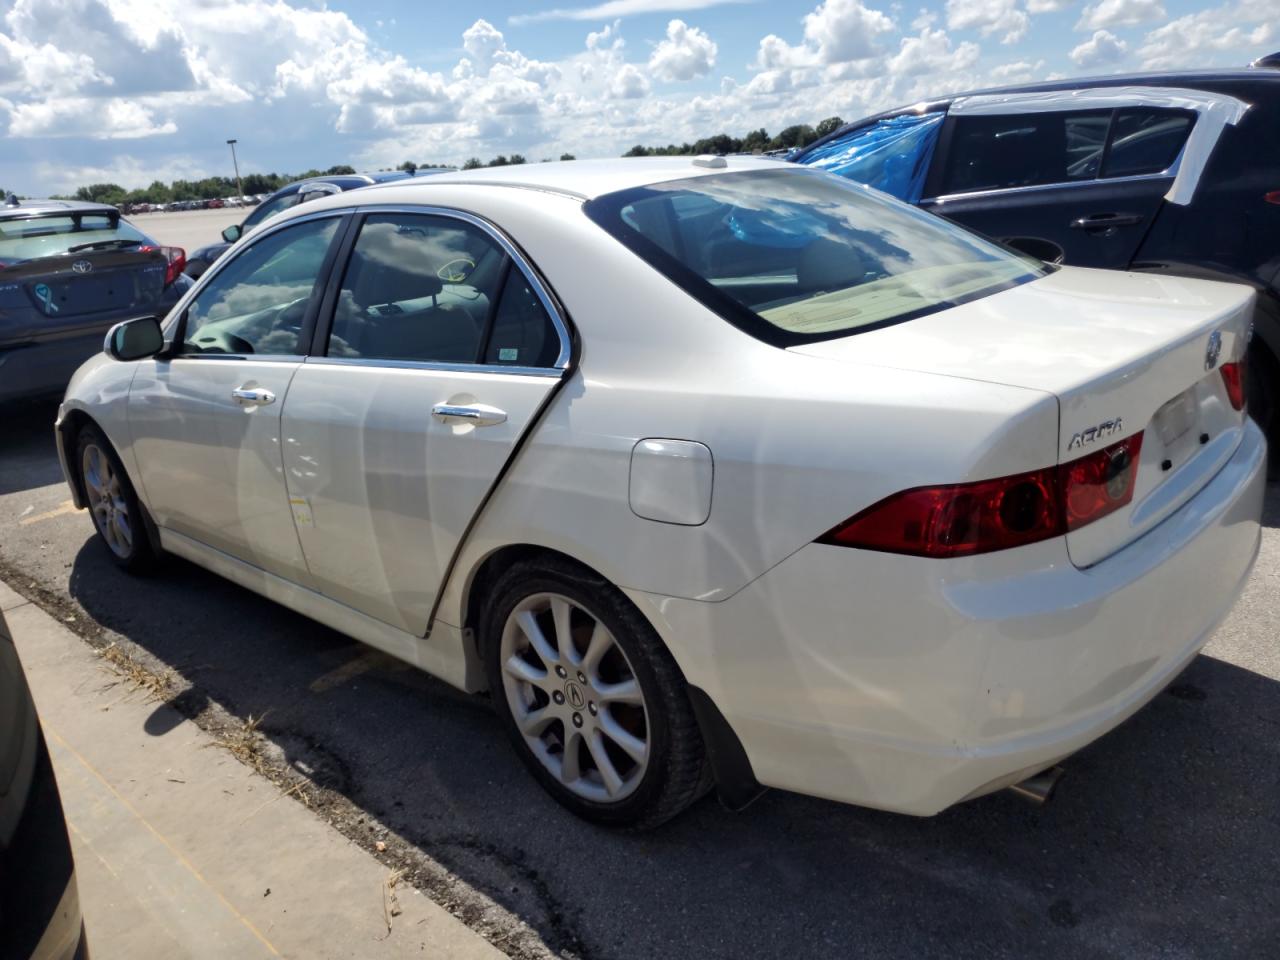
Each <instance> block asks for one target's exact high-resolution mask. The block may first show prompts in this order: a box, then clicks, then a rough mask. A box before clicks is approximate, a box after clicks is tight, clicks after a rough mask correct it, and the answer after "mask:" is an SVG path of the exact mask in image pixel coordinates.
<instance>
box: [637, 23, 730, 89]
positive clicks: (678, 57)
mask: <svg viewBox="0 0 1280 960" xmlns="http://www.w3.org/2000/svg"><path fill="white" fill-rule="evenodd" d="M717 51H718V48H717V47H716V43H715V41H714V40H712V39H711V38H710V37H709V36H707V34H706V33H705V32H704V31H702V30H699V29H698V28H697V27H691V26H689V25H688V24H686V23H685V22H684V21H683V20H672V21H671V22H670V23H668V24H667V35H666V37H665V39H663V40H662V42H660V43H659V44H658V45H657V46H656V47H654V49H653V53H652V55H651V56H650V57H649V70H650V71H651V72H653V74H654V75H656V76H657V77H658V79H659V80H665V81H667V82H668V83H675V82H678V81H682V80H692V79H694V78H695V77H704V76H706V75H707V74H708V73H710V72H711V68H712V67H714V66H715V65H716V53H717Z"/></svg>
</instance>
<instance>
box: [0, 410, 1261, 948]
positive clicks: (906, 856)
mask: <svg viewBox="0 0 1280 960" xmlns="http://www.w3.org/2000/svg"><path fill="white" fill-rule="evenodd" d="M54 410H55V407H54V405H52V404H49V403H43V404H27V405H23V406H15V407H10V408H7V409H6V408H0V423H2V424H3V434H2V435H0V577H2V578H4V579H6V580H8V581H9V582H10V583H11V585H12V586H13V587H14V588H15V589H17V590H18V591H19V592H21V593H24V594H26V595H28V596H31V597H35V598H36V599H37V600H38V602H40V603H41V604H42V605H43V606H45V607H46V609H50V610H52V611H53V612H54V613H55V614H57V615H58V616H59V617H60V618H61V619H63V620H64V621H66V622H70V623H72V625H73V626H74V627H76V628H77V629H80V630H81V632H82V633H84V634H85V635H86V636H88V637H90V638H92V637H93V636H104V637H119V638H124V639H125V640H127V641H131V642H132V643H133V644H136V645H138V647H139V648H141V650H142V651H144V652H145V654H144V655H149V656H150V657H153V658H154V660H155V661H156V662H157V663H158V664H160V665H165V666H168V667H171V668H172V669H173V670H175V671H176V672H177V673H178V674H180V675H181V676H182V677H183V678H185V680H186V681H187V682H189V683H190V689H188V690H186V691H185V692H184V693H182V694H181V696H180V697H178V698H176V700H175V706H177V707H178V708H179V709H180V710H181V711H182V712H183V713H184V715H187V716H196V717H197V718H200V717H202V716H205V715H207V713H208V712H209V711H211V710H214V709H216V710H217V711H222V712H225V713H227V714H229V715H230V716H231V717H233V718H238V719H239V720H242V721H243V720H247V719H248V718H250V717H252V718H261V722H260V727H259V729H260V730H261V731H262V732H263V733H264V734H265V735H266V736H267V737H268V739H269V740H270V741H271V742H272V743H273V744H275V745H276V746H277V747H278V748H279V750H280V752H281V754H282V755H283V756H284V757H285V758H286V760H287V761H288V762H290V763H291V764H292V765H293V766H294V767H295V769H298V770H303V771H306V772H307V773H308V775H309V776H311V777H312V778H313V779H315V780H316V781H318V782H320V783H322V784H323V785H325V786H326V787H328V788H329V790H330V791H331V792H332V794H333V795H334V796H335V797H337V798H338V800H339V801H340V802H338V803H336V805H335V806H334V807H333V808H332V810H330V811H325V810H321V811H320V813H321V814H324V815H326V816H329V818H330V819H331V821H332V822H334V823H336V824H337V826H338V827H339V829H341V830H343V831H344V832H345V833H347V835H348V836H351V837H353V838H355V839H357V840H360V841H361V842H365V843H366V844H367V843H368V838H369V836H371V835H373V832H376V831H381V830H382V829H383V828H386V829H387V830H388V831H389V832H388V833H387V834H385V835H386V836H388V837H390V838H392V840H393V841H394V842H393V848H394V850H403V851H404V852H405V856H406V857H407V858H408V862H409V863H410V864H411V865H413V866H414V867H415V871H417V872H414V873H413V875H414V876H415V877H421V876H434V877H436V878H437V879H438V880H440V882H435V881H433V882H432V884H431V885H430V890H429V891H428V892H429V893H430V894H431V895H432V896H434V897H439V898H443V899H444V900H445V901H447V902H449V903H450V905H451V908H453V909H454V911H455V913H458V912H461V913H462V915H463V916H464V917H472V918H476V917H480V918H482V919H481V920H477V921H475V922H477V923H483V925H484V927H485V932H486V935H488V936H489V937H490V939H491V940H493V941H494V942H495V943H497V944H498V945H499V946H500V947H501V948H502V949H504V950H508V951H510V952H512V953H513V954H515V955H518V956H535V955H538V954H540V953H543V954H545V953H546V952H550V953H552V954H561V955H565V956H581V957H592V958H606V957H607V958H619V960H632V958H650V957H668V956H681V957H683V956H688V957H725V958H746V957H752V958H754V957H774V956H783V955H786V956H799V957H805V958H812V957H850V956H857V957H861V958H869V957H907V956H910V957H982V958H993V957H1027V956H1031V955H1033V954H1034V955H1036V956H1039V957H1046V958H1058V957H1061V958H1073V960H1074V958H1082V957H1117V958H1118V957H1124V958H1145V957H1151V958H1156V957H1159V958H1171V957H1187V958H1193V957H1195V958H1199V957H1215V958H1225V957H1239V958H1246V957H1247V958H1254V957H1257V958H1264V957H1275V956H1278V955H1280V883H1278V882H1277V876H1276V851H1277V850H1280V650H1278V649H1277V634H1278V633H1280V484H1272V485H1271V487H1270V489H1269V491H1268V499H1267V506H1266V517H1265V522H1266V528H1265V530H1264V534H1263V544H1262V551H1261V555H1260V557H1259V560H1258V565H1257V568H1256V570H1255V572H1254V574H1253V576H1252V578H1251V580H1250V582H1249V584H1248V586H1247V588H1246V590H1245V593H1244V595H1243V597H1242V598H1241V600H1240V601H1239V603H1238V604H1237V606H1236V607H1235V609H1234V610H1233V612H1232V613H1231V615H1230V617H1229V618H1228V619H1227V620H1226V622H1225V623H1224V624H1223V625H1222V626H1221V627H1220V628H1219V630H1218V631H1217V633H1216V635H1215V637H1214V639H1213V640H1212V642H1211V643H1210V645H1209V646H1208V648H1207V649H1206V651H1205V654H1204V655H1202V656H1200V657H1199V658H1198V659H1197V660H1196V661H1195V662H1194V663H1193V664H1192V665H1191V666H1190V667H1189V668H1188V669H1187V671H1186V672H1185V673H1184V674H1183V676H1182V677H1180V678H1179V679H1178V680H1177V681H1176V682H1175V684H1174V685H1173V686H1171V687H1170V688H1169V690H1168V691H1166V692H1165V693H1163V694H1161V695H1160V696H1158V697H1157V698H1156V699H1155V701H1154V702H1153V703H1152V704H1151V705H1150V706H1148V707H1147V708H1146V709H1145V710H1143V711H1142V712H1140V713H1139V714H1138V715H1137V716H1135V717H1134V718H1133V719H1132V720H1130V721H1129V722H1128V723H1126V724H1124V725H1123V726H1122V727H1120V728H1119V729H1118V730H1116V731H1114V732H1113V733H1111V734H1109V735H1108V736H1106V737H1105V738H1103V739H1102V740H1101V741H1099V742H1098V743H1096V744H1094V745H1093V746H1091V747H1089V748H1088V749H1086V750H1084V751H1083V752H1082V753H1080V754H1078V755H1077V756H1075V757H1073V758H1071V759H1070V760H1068V761H1067V762H1066V763H1065V766H1066V768H1067V775H1066V777H1065V778H1064V779H1063V782H1062V784H1061V786H1060V789H1059V792H1058V795H1057V796H1056V797H1055V798H1054V800H1053V801H1052V802H1051V803H1050V804H1049V805H1048V806H1047V807H1044V808H1034V807H1031V806H1029V805H1027V804H1026V803H1025V802H1023V801H1020V800H1018V799H1017V798H1015V797H1013V796H1011V795H1009V794H1007V793H1006V794H999V795H995V796H991V797H986V798H982V799H979V800H976V801H972V802H969V803H966V804H962V805H960V806H958V807H955V808H953V809H951V810H948V811H946V812H945V813H943V814H941V815H940V816H937V817H934V818H931V819H914V818H910V817H904V816H897V815H893V814H888V813H881V812H876V811H872V810H865V809H858V808H854V807H848V806H842V805H839V804H835V803H829V802H825V801H821V800H815V799H810V798H806V797H801V796H797V795H793V794H786V793H782V792H779V791H773V792H770V793H768V794H766V795H765V796H764V797H762V798H761V799H760V800H759V801H757V802H756V803H755V804H754V805H752V806H751V807H750V808H748V809H747V810H746V811H744V812H742V813H738V814H732V813H728V812H726V811H724V810H723V809H721V808H720V807H719V805H718V804H717V803H716V802H715V800H714V799H713V798H708V799H707V800H704V801H703V802H701V803H699V804H698V805H697V806H696V807H694V808H693V809H692V810H690V811H689V812H688V813H687V814H685V815H684V816H682V817H680V818H679V819H677V820H676V821H674V822H672V823H670V824H669V825H667V826H665V827H663V828H661V829H659V830H658V831H656V832H652V833H647V834H624V833H614V832H610V831H607V830H603V829H599V828H595V827H592V826H589V825H586V824H584V823H582V822H580V821H578V820H575V819H574V818H573V817H571V816H570V815H568V814H567V813H565V812H563V811H562V810H561V809H560V808H559V807H558V806H557V805H556V804H555V803H554V802H553V801H552V800H551V799H550V798H549V797H548V796H547V795H545V794H544V793H543V792H542V791H541V789H540V788H539V787H538V786H537V785H536V784H535V783H534V782H533V780H532V779H531V778H530V777H529V776H528V775H527V773H526V771H525V770H524V768H523V766H522V765H521V764H520V762H519V760H518V759H517V757H516V756H515V754H514V753H513V752H512V751H511V749H510V747H509V746H508V744H507V743H506V741H505V738H504V737H503V735H502V731H501V729H500V728H499V726H498V723H497V721H496V719H495V717H494V716H493V714H492V713H491V711H490V709H489V707H488V703H487V700H486V699H485V698H484V697H469V696H465V695H463V694H460V693H457V692H455V691H453V690H451V689H450V688H448V687H446V686H445V685H443V684H441V683H438V682H436V681H434V680H432V679H430V678H428V677H426V676H424V675H422V674H418V673H416V672H414V671H412V670H411V669H409V668H407V667H404V666H402V665H399V664H396V663H394V662H392V661H390V660H389V659H387V658H386V657H383V656H381V655H378V654H375V653H373V652H372V651H370V650H369V649H368V648H365V647H362V646H361V645H360V644H358V643H355V642H353V641H351V640H349V639H347V638H345V637H342V636H340V635H339V634H337V633H335V632H333V631H331V630H328V629H326V628H323V627H321V626H319V625H317V624H315V623H313V622H311V621H308V620H306V619H304V618H302V617H299V616H296V615H294V614H292V613H290V612H288V611H286V610H284V609H283V608H281V607H278V606H276V605H275V604H273V603H271V602H269V601H267V600H264V599H261V598H259V597H257V596H255V595H253V594H250V593H248V592H246V591H244V590H242V589H240V588H238V587H236V586H233V585H232V584H230V583H228V582H227V581H224V580H221V579H219V578H218V577H216V576H214V575H212V574H210V573H206V572H204V571H203V570H201V569H198V568H196V567H194V566H192V565H190V564H187V563H185V562H183V561H179V560H176V559H170V560H168V561H167V563H166V565H165V569H164V570H163V571H162V572H161V573H160V574H159V575H157V576H155V577H152V578H149V579H132V578H130V577H129V576H127V575H125V574H123V573H121V572H119V571H118V570H117V569H116V568H115V567H114V566H112V565H111V563H110V562H109V561H108V558H107V552H106V549H105V547H103V546H102V545H101V544H100V543H99V542H98V541H97V540H96V539H94V538H92V537H91V525H90V521H89V519H88V517H87V515H86V514H84V513H81V512H76V511H74V510H73V509H71V507H70V505H69V501H68V493H67V490H66V488H65V487H64V486H63V484H62V482H61V477H60V475H59V471H58V467H57V464H56V458H55V454H54V448H53V444H52V437H51V431H50V425H51V423H52V420H53V416H54ZM290 802H292V801H290ZM378 835H379V836H381V835H383V834H380V833H379V834H378ZM393 852H394V851H393ZM260 853H261V855H263V856H269V855H270V851H269V850H262V851H260ZM418 868H422V869H421V870H418ZM428 868H429V869H428ZM424 871H425V872H424ZM432 871H434V873H433V872H432ZM440 878H443V879H440ZM459 904H461V905H462V906H461V907H459ZM468 905H470V906H468Z"/></svg>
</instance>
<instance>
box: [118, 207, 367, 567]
mask: <svg viewBox="0 0 1280 960" xmlns="http://www.w3.org/2000/svg"><path fill="white" fill-rule="evenodd" d="M343 223H344V220H343V217H342V215H341V214H325V215H318V216H315V217H310V218H305V219H303V220H298V221H291V222H289V223H288V224H284V225H282V226H281V227H280V228H278V229H274V230H268V232H266V233H264V234H262V235H261V236H259V237H257V238H255V239H254V240H253V241H252V242H251V243H250V244H249V245H248V246H246V247H245V248H244V249H242V250H237V251H236V252H235V254H234V255H233V256H232V257H231V258H230V259H229V260H227V261H226V262H225V263H223V264H221V265H220V266H219V267H218V268H217V272H216V273H214V274H211V276H210V278H209V280H208V281H207V282H206V283H205V284H204V285H203V286H202V287H201V288H200V289H199V290H198V291H197V292H196V293H195V295H194V297H192V298H191V299H190V300H189V301H188V302H187V304H186V305H185V307H184V309H183V313H182V315H181V316H180V317H179V318H178V321H177V324H176V327H175V330H174V337H173V343H172V346H171V348H170V350H169V351H168V352H167V354H166V355H163V356H161V357H159V358H156V359H154V360H148V361H144V362H143V363H141V364H140V365H139V368H138V371H137V374H136V375H135V377H134V380H133V385H132V387H131V389H130V392H129V426H130V430H131V431H132V433H133V441H134V451H135V454H136V457H137V461H138V467H139V472H140V475H141V480H142V485H143V489H144V490H145V493H146V498H147V503H148V506H149V507H150V510H151V513H152V516H153V518H154V519H155V521H156V523H157V524H158V525H159V526H161V527H162V528H165V529H167V530H170V531H173V532H174V533H178V534H182V535H183V536H187V537H191V538H192V539H195V540H198V541H200V542H201V543H204V544H207V545H208V546H211V547H214V548H216V549H218V550H221V551H223V552H224V553H227V554H230V555H231V556H233V557H236V558H238V559H240V560H243V561H245V562H246V563H250V564H253V565H254V566H256V567H259V568H261V569H263V570H266V571H267V572H269V573H273V574H276V575H278V576H281V577H286V578H288V579H290V580H294V581H296V582H299V583H303V584H306V583H307V581H308V578H307V575H306V565H305V563H304V562H303V558H302V550H301V547H300V546H299V544H298V538H297V534H296V533H295V532H294V528H293V517H292V514H291V512H290V510H289V501H288V495H287V492H286V487H285V481H284V474H283V463H282V460H281V452H280V451H281V446H282V445H281V437H280V411H281V409H282V408H283V407H284V400H285V396H286V394H287V392H288V389H289V382H290V381H291V380H292V379H293V376H294V374H295V373H296V371H297V370H298V368H299V367H300V366H301V364H302V355H303V352H304V349H305V347H304V345H305V344H309V343H310V338H311V334H312V330H313V324H314V317H315V312H316V309H317V306H318V299H319V298H318V295H317V291H320V290H322V289H323V288H324V282H323V281H324V278H325V276H326V272H327V270H328V269H329V266H330V263H331V259H332V253H333V251H334V250H335V249H336V244H335V242H334V241H335V238H336V237H337V235H338V233H339V231H340V227H341V226H342V225H343Z"/></svg>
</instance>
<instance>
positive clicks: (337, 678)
mask: <svg viewBox="0 0 1280 960" xmlns="http://www.w3.org/2000/svg"><path fill="white" fill-rule="evenodd" d="M385 659H386V658H385V657H384V656H383V655H382V654H380V653H379V652H378V651H377V650H366V651H365V652H364V653H362V654H360V656H358V657H356V658H355V659H353V660H348V661H347V662H346V663H344V664H343V665H342V666H340V667H338V668H337V669H334V670H330V671H329V672H328V673H326V674H325V675H324V676H322V677H317V678H316V679H314V680H312V681H311V684H310V690H311V692H312V693H324V692H325V691H326V690H332V689H333V688H334V687H338V686H341V685H342V684H344V683H346V682H347V681H348V680H350V679H351V678H352V677H358V676H360V674H362V673H368V672H369V671H370V670H372V669H373V668H374V667H376V666H379V665H380V664H382V663H383V662H384V661H385Z"/></svg>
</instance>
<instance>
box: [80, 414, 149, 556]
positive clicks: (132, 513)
mask: <svg viewBox="0 0 1280 960" xmlns="http://www.w3.org/2000/svg"><path fill="white" fill-rule="evenodd" d="M76 463H78V464H79V466H80V480H81V483H82V484H83V487H84V494H85V500H86V501H87V502H88V505H89V514H90V516H92V517H93V525H94V527H95V528H96V529H97V531H98V536H100V537H101V538H102V541H103V543H105V544H106V545H107V549H108V550H110V551H111V559H112V560H113V561H115V563H116V564H117V565H118V566H120V567H122V568H124V569H125V570H128V571H129V572H130V573H142V572H145V571H146V570H148V569H149V568H150V567H151V565H152V564H153V563H154V561H155V553H154V551H153V550H152V549H151V541H150V540H148V539H147V531H146V528H145V526H144V524H143V519H142V505H141V504H140V503H139V502H138V496H137V494H136V493H135V492H134V489H133V484H131V483H130V482H129V477H128V475H126V474H125V472H124V467H123V466H122V465H121V463H120V458H119V457H117V456H116V452H115V450H113V449H112V447H111V444H110V443H109V442H108V441H107V438H106V437H104V436H103V435H102V432H101V431H100V430H98V429H97V428H96V427H92V426H86V427H85V428H84V429H82V430H81V431H80V436H79V439H78V441H77V443H76Z"/></svg>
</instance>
